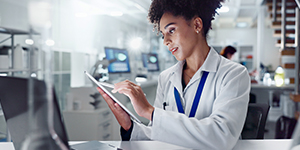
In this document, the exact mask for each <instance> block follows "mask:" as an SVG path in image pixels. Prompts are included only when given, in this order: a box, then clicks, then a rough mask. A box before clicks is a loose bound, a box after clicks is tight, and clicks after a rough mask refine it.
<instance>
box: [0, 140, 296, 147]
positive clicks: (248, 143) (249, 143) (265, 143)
mask: <svg viewBox="0 0 300 150" xmlns="http://www.w3.org/2000/svg"><path fill="white" fill-rule="evenodd" d="M291 141H292V140H290V139H282V140H277V139H276V140H269V139H267V140H239V141H238V142H237V144H236V146H235V147H234V149H233V150H288V148H289V146H290V144H291ZM101 142H103V143H109V144H112V145H115V146H118V147H120V148H123V149H125V150H140V149H142V150H150V149H151V150H153V149H163V150H168V149H169V150H176V149H184V148H182V147H180V146H176V145H171V144H166V143H163V142H158V141H130V142H128V141H101ZM76 143H80V142H70V144H71V145H72V144H76ZM0 150H14V147H13V144H12V143H11V142H0Z"/></svg>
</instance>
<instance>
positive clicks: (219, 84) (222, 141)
mask: <svg viewBox="0 0 300 150" xmlns="http://www.w3.org/2000/svg"><path fill="white" fill-rule="evenodd" d="M220 2H221V1H220V0H153V1H152V4H151V7H150V10H149V14H148V17H149V20H150V22H151V23H153V24H154V25H155V27H157V29H158V31H160V32H161V33H162V35H163V40H164V44H165V45H166V46H167V47H168V48H169V51H170V52H171V53H172V54H173V55H174V56H175V57H176V59H177V60H178V63H177V64H175V65H174V66H172V67H171V68H169V69H167V70H165V71H163V72H162V73H161V74H160V76H159V79H158V86H157V95H156V99H155V103H154V106H151V105H150V104H149V103H148V101H147V99H146V97H145V96H144V94H143V91H142V90H141V87H140V86H138V85H136V84H134V83H132V82H130V81H128V80H126V81H123V82H120V83H117V84H115V88H114V89H113V92H119V93H122V94H125V95H127V96H128V97H129V98H130V100H131V103H132V105H133V107H134V109H135V111H136V112H137V114H138V115H139V116H141V117H145V118H147V119H149V120H150V121H151V122H150V124H149V125H148V126H145V125H143V124H139V123H136V122H135V121H131V120H130V117H129V116H128V114H127V113H126V112H124V111H123V110H122V108H121V107H120V106H119V105H118V104H117V103H114V102H113V101H112V100H111V99H110V97H109V96H108V95H107V94H105V93H104V92H103V91H102V90H101V89H98V90H99V92H100V93H101V94H102V96H103V97H104V99H105V100H106V102H107V103H108V105H109V107H110V109H111V110H112V112H113V113H114V115H115V117H116V119H117V120H118V122H119V124H120V125H121V127H122V128H121V134H122V139H123V140H157V141H163V142H168V143H172V144H176V145H180V146H184V147H187V148H194V149H222V150H224V149H232V148H233V147H234V145H235V144H236V142H237V140H238V138H239V136H240V133H241V131H242V127H243V125H244V121H245V117H246V111H247V105H248V101H249V91H250V78H249V75H248V72H247V69H246V68H245V67H243V66H241V65H240V64H237V63H234V62H232V61H229V60H228V59H225V58H224V57H222V56H220V55H219V54H218V53H217V52H216V51H215V50H214V49H213V48H212V47H209V46H208V44H207V41H206V36H207V33H208V31H209V29H210V27H211V21H212V20H213V18H214V15H215V12H216V11H215V10H216V9H217V8H219V7H221V4H220ZM201 89H202V90H201ZM201 93H202V94H201Z"/></svg>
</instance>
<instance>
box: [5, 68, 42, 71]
mask: <svg viewBox="0 0 300 150" xmlns="http://www.w3.org/2000/svg"><path fill="white" fill-rule="evenodd" d="M39 70H41V69H35V70H33V71H39ZM21 71H29V69H1V68H0V72H21Z"/></svg>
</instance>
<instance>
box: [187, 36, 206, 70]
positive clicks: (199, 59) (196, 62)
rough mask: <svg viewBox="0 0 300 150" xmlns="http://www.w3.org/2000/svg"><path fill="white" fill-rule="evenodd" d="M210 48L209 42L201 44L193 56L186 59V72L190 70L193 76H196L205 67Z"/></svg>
mask: <svg viewBox="0 0 300 150" xmlns="http://www.w3.org/2000/svg"><path fill="white" fill-rule="evenodd" d="M209 50H210V47H209V46H208V44H207V42H206V41H205V40H204V41H203V42H202V43H201V42H200V43H199V44H198V45H197V46H196V49H195V51H194V52H193V54H192V55H191V56H190V57H188V58H186V68H185V69H186V70H189V72H191V73H192V74H195V73H196V71H197V70H198V69H199V68H200V67H201V66H202V65H203V63H204V61H205V59H206V57H207V55H208V53H209Z"/></svg>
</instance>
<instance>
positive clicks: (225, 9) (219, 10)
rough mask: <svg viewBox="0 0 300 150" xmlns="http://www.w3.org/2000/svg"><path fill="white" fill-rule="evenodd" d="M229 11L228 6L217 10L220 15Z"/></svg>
mask: <svg viewBox="0 0 300 150" xmlns="http://www.w3.org/2000/svg"><path fill="white" fill-rule="evenodd" d="M228 11H229V7H228V6H222V7H221V8H219V9H217V12H218V13H226V12H228Z"/></svg>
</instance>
